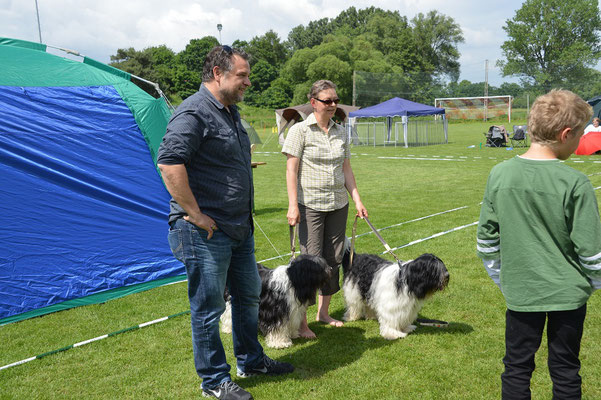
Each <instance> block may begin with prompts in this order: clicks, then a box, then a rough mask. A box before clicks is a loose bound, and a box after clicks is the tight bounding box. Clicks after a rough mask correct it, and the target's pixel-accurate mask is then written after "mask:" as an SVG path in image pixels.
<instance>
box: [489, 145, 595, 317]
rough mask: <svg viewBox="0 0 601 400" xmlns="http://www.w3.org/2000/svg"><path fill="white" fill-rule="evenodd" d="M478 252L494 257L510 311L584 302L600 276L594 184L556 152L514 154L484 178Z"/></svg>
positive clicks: (550, 308)
mask: <svg viewBox="0 0 601 400" xmlns="http://www.w3.org/2000/svg"><path fill="white" fill-rule="evenodd" d="M477 235H478V255H479V256H480V258H482V259H484V260H493V259H500V261H501V263H500V265H501V270H500V283H501V288H502V291H503V295H504V296H505V300H506V302H507V308H509V309H510V310H513V311H562V310H573V309H576V308H578V307H580V306H582V305H583V304H584V303H586V301H587V300H588V298H589V297H590V295H591V293H592V291H593V287H592V286H591V280H590V279H593V280H599V279H601V222H600V220H599V209H598V205H597V199H596V197H595V193H594V189H593V187H592V185H591V183H590V181H589V180H588V178H587V177H586V176H585V175H584V174H583V173H581V172H579V171H577V170H575V169H573V168H570V167H568V166H566V165H565V164H563V163H561V162H560V161H559V160H530V159H524V158H521V157H515V158H513V159H510V160H508V161H506V162H503V163H501V164H498V165H496V166H495V167H494V168H493V169H492V171H491V173H490V176H489V178H488V182H487V185H486V191H485V194H484V200H483V203H482V209H481V213H480V221H479V224H478V234H477Z"/></svg>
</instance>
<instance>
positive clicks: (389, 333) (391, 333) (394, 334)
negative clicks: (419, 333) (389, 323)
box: [380, 327, 408, 340]
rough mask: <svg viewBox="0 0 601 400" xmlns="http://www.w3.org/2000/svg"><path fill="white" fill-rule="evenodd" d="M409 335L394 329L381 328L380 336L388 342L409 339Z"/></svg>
mask: <svg viewBox="0 0 601 400" xmlns="http://www.w3.org/2000/svg"><path fill="white" fill-rule="evenodd" d="M407 335H408V334H407V333H405V332H403V331H399V330H397V329H393V328H382V327H380V336H382V337H383V338H384V339H387V340H396V339H403V338H405V337H407Z"/></svg>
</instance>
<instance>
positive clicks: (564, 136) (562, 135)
mask: <svg viewBox="0 0 601 400" xmlns="http://www.w3.org/2000/svg"><path fill="white" fill-rule="evenodd" d="M573 134H574V130H573V129H572V128H570V127H567V128H563V130H562V131H561V132H559V134H558V135H557V139H558V140H559V142H560V143H564V142H565V141H566V140H568V139H569V138H570V137H571V136H572V135H573Z"/></svg>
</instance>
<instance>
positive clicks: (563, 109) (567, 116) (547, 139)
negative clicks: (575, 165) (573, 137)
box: [528, 89, 593, 144]
mask: <svg viewBox="0 0 601 400" xmlns="http://www.w3.org/2000/svg"><path fill="white" fill-rule="evenodd" d="M592 115H593V109H592V107H591V106H590V105H588V103H587V102H586V101H584V100H582V99H581V98H580V97H579V96H577V95H576V94H574V93H572V92H570V91H569V90H562V89H553V90H551V91H550V92H549V93H547V94H544V95H542V96H539V97H538V98H537V99H536V101H535V102H534V104H533V105H532V109H531V110H530V114H529V115H528V134H529V135H530V138H531V140H532V141H533V142H536V143H540V144H550V143H555V142H557V134H558V133H559V132H561V131H562V130H563V129H565V128H572V129H573V130H576V131H581V130H583V129H584V127H585V126H586V124H587V123H588V120H589V119H590V118H591V116H592Z"/></svg>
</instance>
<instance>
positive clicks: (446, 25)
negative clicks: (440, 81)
mask: <svg viewBox="0 0 601 400" xmlns="http://www.w3.org/2000/svg"><path fill="white" fill-rule="evenodd" d="M411 23H412V24H413V38H414V43H415V45H416V52H417V54H421V56H422V57H423V58H424V59H425V60H427V62H428V63H429V64H430V65H431V66H432V67H433V69H434V72H435V73H437V74H446V75H448V76H449V77H450V78H451V80H452V81H457V79H458V78H459V50H458V49H457V45H458V44H459V43H463V42H464V38H463V32H462V31H461V27H460V26H459V24H457V23H456V22H455V21H454V20H453V18H451V17H447V16H445V15H443V14H440V13H439V12H438V11H434V10H433V11H430V12H428V13H427V14H426V15H424V14H422V13H419V14H417V15H416V16H415V17H414V18H413V19H412V20H411Z"/></svg>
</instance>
